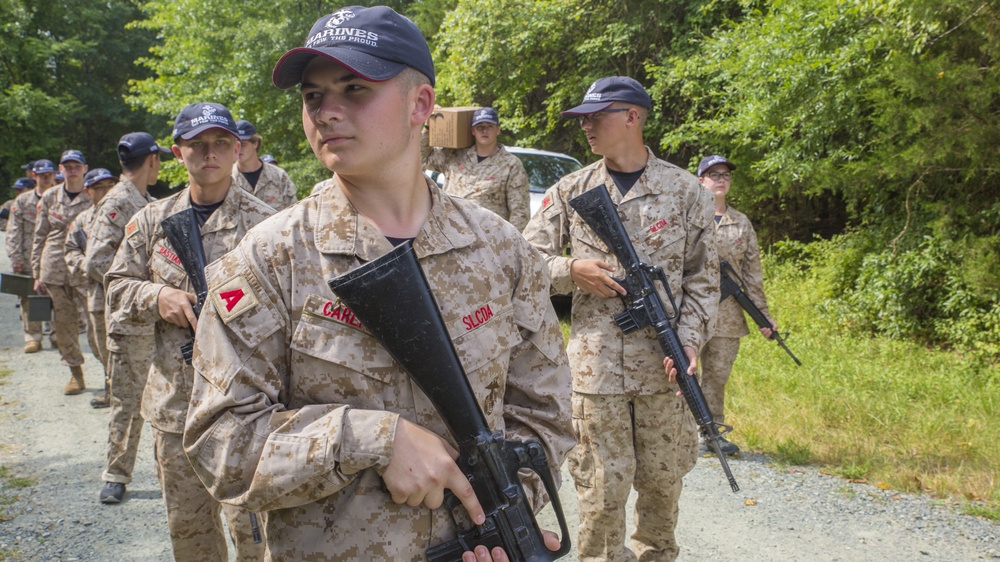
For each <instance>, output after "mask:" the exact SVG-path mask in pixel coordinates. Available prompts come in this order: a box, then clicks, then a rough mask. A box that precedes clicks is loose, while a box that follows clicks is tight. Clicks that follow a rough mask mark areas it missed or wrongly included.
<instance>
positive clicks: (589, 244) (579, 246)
mask: <svg viewBox="0 0 1000 562" xmlns="http://www.w3.org/2000/svg"><path fill="white" fill-rule="evenodd" d="M569 232H570V239H571V241H570V244H571V245H572V246H573V256H574V257H577V258H580V259H604V260H606V258H607V256H608V255H609V254H610V253H611V250H610V249H608V246H607V244H605V243H604V241H603V240H601V239H600V238H599V237H598V236H597V234H596V233H595V232H594V231H593V230H591V228H590V227H589V226H587V224H586V223H584V222H583V220H582V219H581V220H575V221H573V222H572V224H570V229H569Z"/></svg>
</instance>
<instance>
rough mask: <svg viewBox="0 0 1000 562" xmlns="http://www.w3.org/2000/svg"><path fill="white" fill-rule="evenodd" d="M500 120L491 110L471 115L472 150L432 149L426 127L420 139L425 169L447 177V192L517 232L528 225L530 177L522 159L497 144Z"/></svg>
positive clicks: (479, 110) (481, 110)
mask: <svg viewBox="0 0 1000 562" xmlns="http://www.w3.org/2000/svg"><path fill="white" fill-rule="evenodd" d="M499 135H500V117H499V116H498V115H497V112H496V110H494V109H493V108H492V107H480V108H479V109H477V110H476V111H475V113H473V114H472V136H473V138H474V139H475V144H473V145H472V146H471V147H469V148H441V147H436V148H432V147H431V146H430V144H429V142H430V134H429V130H428V128H427V127H426V126H425V127H424V128H423V132H422V134H421V137H420V155H421V157H422V158H423V161H424V167H425V168H428V169H431V170H434V171H435V172H441V173H443V174H444V177H445V183H444V190H445V191H447V192H448V193H449V194H451V195H455V196H457V197H464V198H465V199H468V200H469V201H472V202H473V203H477V204H478V205H479V206H481V207H483V208H484V209H487V210H490V211H493V212H494V213H496V214H498V215H500V216H501V217H502V218H503V219H504V220H507V221H508V222H510V224H512V225H514V227H515V228H517V229H518V230H521V229H523V228H524V225H526V224H528V215H529V214H530V203H529V195H528V174H527V172H525V171H524V164H522V163H521V159H520V158H518V157H517V156H514V155H513V154H511V153H510V152H507V149H506V148H504V145H503V144H502V143H500V142H498V141H497V137H498V136H499Z"/></svg>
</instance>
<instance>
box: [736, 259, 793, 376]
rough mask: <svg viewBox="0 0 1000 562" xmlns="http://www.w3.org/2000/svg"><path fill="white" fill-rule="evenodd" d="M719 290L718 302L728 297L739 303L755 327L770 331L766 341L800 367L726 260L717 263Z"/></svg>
mask: <svg viewBox="0 0 1000 562" xmlns="http://www.w3.org/2000/svg"><path fill="white" fill-rule="evenodd" d="M719 288H720V289H721V292H722V295H721V297H720V298H719V302H722V301H724V300H726V299H727V298H729V297H730V296H732V297H733V298H735V299H736V302H737V303H739V305H740V306H741V307H742V308H743V310H745V311H747V314H749V315H750V318H752V319H753V321H754V322H755V323H756V324H757V326H759V327H761V328H770V329H771V336H770V337H769V338H768V339H771V340H774V341H776V342H778V345H780V346H781V349H784V350H785V352H786V353H788V355H789V356H790V357H791V358H792V361H795V364H796V365H798V366H800V367H801V366H802V361H799V358H798V357H796V356H795V354H794V353H792V350H791V349H788V346H787V345H785V340H784V339H782V338H781V334H779V333H778V330H776V329H775V328H774V324H771V321H770V320H768V319H767V316H764V312H763V311H761V309H759V308H757V305H756V304H754V303H753V301H752V300H750V295H748V294H747V293H746V291H744V290H743V280H742V279H740V276H739V275H737V273H736V270H735V269H733V266H732V264H730V263H729V262H728V261H726V260H722V261H721V262H719Z"/></svg>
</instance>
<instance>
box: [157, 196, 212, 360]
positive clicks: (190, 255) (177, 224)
mask: <svg viewBox="0 0 1000 562" xmlns="http://www.w3.org/2000/svg"><path fill="white" fill-rule="evenodd" d="M160 227H161V228H163V234H164V236H166V238H167V241H168V242H170V245H171V246H173V248H174V253H176V254H177V257H178V258H179V259H180V260H181V266H182V267H184V272H185V273H187V276H188V279H190V280H191V285H192V286H193V287H194V293H195V296H196V297H197V298H198V300H197V302H195V305H194V307H193V308H194V316H195V318H197V317H198V316H200V315H201V308H202V307H203V306H204V305H205V297H206V296H208V281H207V280H206V279H205V249H204V248H202V247H201V231H200V230H199V229H198V219H197V218H196V217H195V216H194V209H192V208H190V207H189V208H187V209H185V210H183V211H180V212H177V213H174V214H173V215H170V216H169V217H167V218H165V219H163V220H162V221H160ZM193 353H194V329H193V328H192V329H191V339H190V340H188V341H186V342H184V344H182V345H181V354H182V355H183V356H184V363H186V364H188V365H190V364H191V356H192V355H193Z"/></svg>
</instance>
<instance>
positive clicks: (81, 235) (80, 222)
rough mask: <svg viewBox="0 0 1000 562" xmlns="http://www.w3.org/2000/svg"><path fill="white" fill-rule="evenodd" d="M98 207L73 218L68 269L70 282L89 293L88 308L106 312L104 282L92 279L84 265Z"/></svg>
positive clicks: (68, 252) (70, 228) (68, 244)
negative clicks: (89, 234)
mask: <svg viewBox="0 0 1000 562" xmlns="http://www.w3.org/2000/svg"><path fill="white" fill-rule="evenodd" d="M96 209H97V207H93V206H91V207H89V208H88V209H87V210H86V211H84V212H82V213H80V214H79V215H77V216H76V218H75V219H73V223H72V224H70V225H69V234H67V236H66V270H67V272H68V273H69V277H70V279H71V281H70V284H71V285H74V286H77V287H81V288H82V289H83V291H84V293H86V295H87V310H88V311H91V312H101V313H103V312H104V283H98V282H97V281H94V280H93V279H91V278H90V277H89V276H88V275H87V272H86V270H84V267H83V261H84V257H85V256H86V252H87V240H88V233H90V232H91V231H92V230H93V226H94V211H95V210H96Z"/></svg>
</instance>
